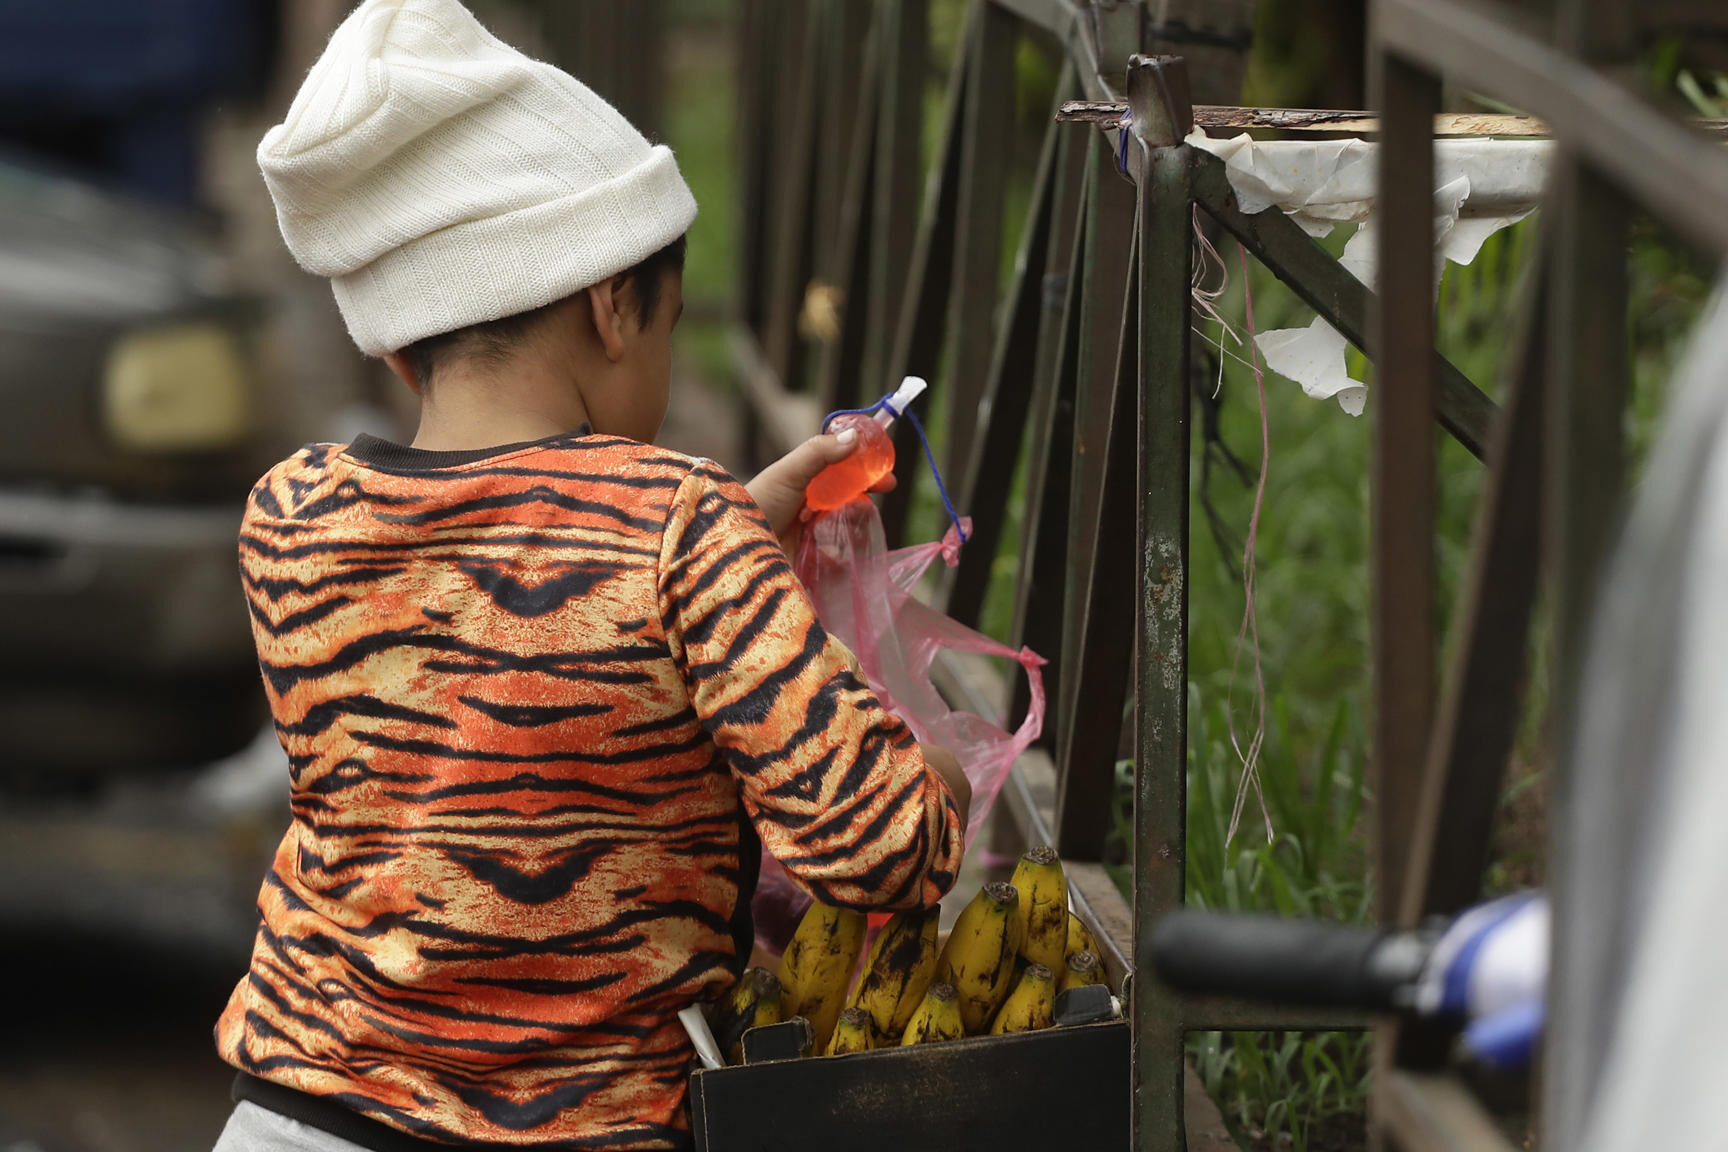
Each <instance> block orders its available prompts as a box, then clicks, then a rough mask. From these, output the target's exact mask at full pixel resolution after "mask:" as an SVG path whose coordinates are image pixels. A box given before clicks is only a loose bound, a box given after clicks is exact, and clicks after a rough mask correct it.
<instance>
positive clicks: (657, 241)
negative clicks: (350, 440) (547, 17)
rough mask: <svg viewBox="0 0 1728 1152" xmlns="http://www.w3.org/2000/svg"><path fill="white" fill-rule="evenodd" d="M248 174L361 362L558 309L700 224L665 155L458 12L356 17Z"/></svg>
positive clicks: (436, 9) (416, 8)
mask: <svg viewBox="0 0 1728 1152" xmlns="http://www.w3.org/2000/svg"><path fill="white" fill-rule="evenodd" d="M258 164H259V167H261V168H262V169H263V170H264V181H265V183H266V184H268V185H269V187H270V195H271V196H272V197H274V199H275V201H276V217H277V220H278V221H279V223H280V224H281V226H282V238H283V239H284V240H286V241H287V242H288V250H289V251H290V252H292V253H293V254H294V258H295V260H297V261H299V263H300V266H301V267H302V268H305V269H306V270H307V271H308V272H313V273H316V274H317V275H320V276H328V277H330V279H331V282H332V285H333V286H334V288H335V290H336V303H337V305H338V306H339V307H340V308H341V309H342V316H343V318H344V319H345V320H346V321H347V322H348V331H349V333H350V334H351V335H352V336H353V337H354V342H355V343H356V344H358V345H359V346H360V348H361V350H362V351H364V352H366V353H368V354H370V355H373V356H378V355H382V354H383V353H385V352H393V351H395V350H397V349H399V348H402V347H405V346H406V345H408V344H412V343H413V342H414V341H416V340H419V339H422V338H424V337H427V336H434V335H437V334H439V333H443V332H452V331H455V330H456V329H458V328H465V327H467V326H468V325H470V324H478V323H481V322H483V321H487V320H498V319H501V318H503V317H505V316H513V315H515V314H517V313H519V312H527V311H530V310H532V309H535V308H539V307H542V306H543V305H546V304H551V303H553V302H554V301H557V300H561V299H563V298H565V297H566V296H570V295H572V294H574V293H575V292H578V291H580V290H581V289H583V288H586V287H588V286H589V285H592V284H598V283H599V282H601V281H602V280H605V279H606V278H608V277H610V276H615V275H617V274H618V273H619V272H622V271H624V270H625V269H627V268H630V267H632V266H633V265H635V264H637V263H639V262H640V261H642V260H644V259H646V258H647V257H649V256H651V255H653V254H654V253H655V252H657V251H659V250H660V249H661V248H664V247H665V246H666V245H668V244H670V243H672V242H673V241H674V240H676V239H678V237H680V236H682V235H683V234H684V233H685V232H686V231H688V230H689V228H690V223H691V221H693V220H694V219H695V218H696V200H695V197H693V196H692V195H691V194H690V189H689V187H688V186H687V185H686V184H685V183H684V180H683V177H681V176H680V175H679V174H678V164H677V161H675V160H674V159H673V158H672V151H671V149H669V148H666V147H665V146H663V145H662V146H657V147H656V146H650V145H649V143H648V141H647V140H645V139H644V138H643V137H642V134H641V133H639V132H637V131H636V129H635V128H633V127H631V126H630V123H629V122H628V121H627V120H625V119H624V117H623V116H621V115H619V114H618V111H617V110H616V109H615V108H613V107H612V106H611V105H610V104H607V103H606V102H605V101H604V100H602V99H600V97H598V96H596V95H595V94H594V93H593V92H591V91H589V90H588V88H586V87H585V86H584V85H582V84H581V83H579V82H578V81H576V80H575V79H574V78H572V77H571V76H569V75H567V74H566V73H564V72H561V71H559V70H558V69H557V68H554V67H552V66H551V65H550V64H543V63H540V62H538V61H535V60H530V59H529V58H528V57H526V56H524V55H523V54H522V53H520V52H518V51H516V50H515V49H514V48H511V47H510V46H509V45H507V44H505V43H503V42H502V41H500V40H498V39H497V38H496V37H494V36H493V35H491V34H490V33H489V32H487V31H486V30H485V29H484V28H482V27H481V26H480V23H479V21H477V20H475V19H474V17H473V15H472V14H471V13H470V12H469V11H468V10H467V9H466V8H464V7H463V6H462V5H461V4H460V3H458V2H457V0H366V2H365V3H364V4H361V5H360V7H359V8H358V9H356V10H355V12H354V14H353V15H351V16H350V17H348V19H347V20H346V21H344V22H343V24H342V26H341V27H340V28H338V29H337V30H336V34H335V35H334V36H333V37H331V39H330V46H329V47H328V48H327V49H325V52H324V55H323V57H322V58H321V59H320V60H319V61H318V63H317V64H316V65H314V66H313V68H312V72H311V74H310V75H309V76H308V77H307V78H306V83H305V84H304V85H303V86H302V87H301V89H300V93H299V95H298V96H296V97H295V98H294V103H293V106H292V107H290V108H289V110H288V118H287V119H286V120H285V121H284V122H283V123H281V124H279V125H277V126H276V127H275V128H272V129H271V130H270V131H269V132H268V133H267V134H266V135H265V137H264V141H263V143H262V144H260V145H259V147H258Z"/></svg>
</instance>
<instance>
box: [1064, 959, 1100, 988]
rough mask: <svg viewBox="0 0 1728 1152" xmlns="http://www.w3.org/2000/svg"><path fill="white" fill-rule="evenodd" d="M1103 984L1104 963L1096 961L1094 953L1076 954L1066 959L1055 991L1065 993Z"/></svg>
mask: <svg viewBox="0 0 1728 1152" xmlns="http://www.w3.org/2000/svg"><path fill="white" fill-rule="evenodd" d="M1102 983H1104V962H1103V961H1102V960H1100V959H1098V954H1097V953H1096V952H1076V953H1074V955H1072V956H1070V957H1068V962H1067V963H1066V964H1065V965H1063V968H1062V979H1061V981H1059V982H1058V984H1057V987H1056V991H1058V992H1066V991H1068V989H1070V988H1083V987H1085V986H1086V985H1088V984H1102Z"/></svg>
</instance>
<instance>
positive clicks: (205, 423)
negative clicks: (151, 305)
mask: <svg viewBox="0 0 1728 1152" xmlns="http://www.w3.org/2000/svg"><path fill="white" fill-rule="evenodd" d="M251 391H252V389H251V373H250V371H249V370H248V367H247V362H246V358H245V356H244V354H243V353H242V351H241V349H240V346H239V341H238V339H237V338H236V336H235V334H234V333H232V332H230V331H229V330H228V329H226V328H224V327H222V326H221V325H219V324H215V323H211V322H209V321H185V322H181V323H176V324H170V325H164V326H161V327H153V328H146V329H141V330H139V331H135V332H129V333H127V334H125V335H124V336H122V337H121V338H120V339H119V340H117V341H116V342H115V344H114V347H113V349H112V350H111V351H110V352H109V354H108V365H107V371H106V373H105V376H104V379H103V383H102V422H103V425H104V426H105V427H106V429H107V432H108V435H109V437H110V438H111V439H113V440H114V442H115V443H116V444H118V445H120V446H121V447H124V448H129V449H132V450H134V451H138V452H210V451H217V450H221V449H225V448H233V447H235V446H236V445H237V444H239V443H240V442H241V441H243V440H245V439H246V437H247V435H248V434H249V433H250V432H251V426H252V420H251Z"/></svg>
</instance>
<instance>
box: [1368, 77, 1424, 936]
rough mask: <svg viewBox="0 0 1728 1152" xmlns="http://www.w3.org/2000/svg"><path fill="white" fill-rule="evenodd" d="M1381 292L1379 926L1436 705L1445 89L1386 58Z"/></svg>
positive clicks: (1376, 746)
mask: <svg viewBox="0 0 1728 1152" xmlns="http://www.w3.org/2000/svg"><path fill="white" fill-rule="evenodd" d="M1378 62H1379V69H1378V72H1379V77H1378V78H1379V89H1380V97H1381V101H1382V107H1383V112H1382V116H1383V118H1384V119H1383V121H1382V123H1383V125H1384V128H1383V131H1382V133H1381V138H1380V139H1381V143H1380V148H1381V157H1380V252H1381V257H1380V292H1379V296H1378V303H1379V310H1378V312H1377V314H1376V315H1375V317H1374V321H1375V322H1374V326H1373V328H1372V331H1373V333H1374V362H1375V372H1374V381H1375V389H1374V394H1373V405H1374V429H1373V438H1374V439H1373V445H1374V450H1373V481H1372V484H1371V486H1370V516H1371V518H1372V524H1373V548H1374V552H1373V563H1374V571H1373V579H1372V587H1373V644H1372V659H1373V664H1374V723H1373V729H1372V740H1373V745H1372V747H1373V751H1372V754H1371V757H1370V759H1371V761H1372V764H1373V767H1374V778H1375V798H1376V802H1377V804H1378V806H1379V813H1378V815H1379V820H1378V827H1379V837H1378V841H1377V844H1376V850H1375V863H1376V866H1377V877H1378V883H1379V888H1380V905H1381V911H1382V915H1383V918H1386V919H1390V918H1391V917H1392V916H1394V915H1396V913H1397V910H1398V906H1399V903H1400V902H1401V900H1402V895H1403V892H1404V863H1405V855H1406V853H1407V852H1408V851H1409V845H1410V832H1411V828H1412V826H1413V820H1414V816H1415V810H1416V804H1417V800H1418V797H1419V790H1420V781H1421V769H1422V764H1423V761H1424V759H1425V757H1426V754H1427V750H1428V736H1429V732H1430V729H1431V727H1432V717H1433V712H1432V710H1433V699H1434V589H1433V571H1434V143H1433V139H1432V137H1431V135H1430V133H1431V131H1432V125H1433V123H1434V115H1435V113H1436V112H1438V111H1439V107H1440V81H1439V78H1438V77H1436V76H1434V75H1432V74H1431V73H1428V72H1425V71H1423V70H1422V69H1421V68H1419V67H1417V66H1415V65H1413V64H1411V63H1409V62H1408V61H1406V60H1403V59H1401V58H1399V57H1396V56H1392V55H1388V54H1383V55H1381V56H1380V57H1379V61H1378Z"/></svg>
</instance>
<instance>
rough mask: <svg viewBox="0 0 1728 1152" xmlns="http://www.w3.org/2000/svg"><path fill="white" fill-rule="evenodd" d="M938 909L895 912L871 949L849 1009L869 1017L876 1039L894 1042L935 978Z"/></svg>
mask: <svg viewBox="0 0 1728 1152" xmlns="http://www.w3.org/2000/svg"><path fill="white" fill-rule="evenodd" d="M941 915H942V910H941V909H940V908H930V909H927V910H923V911H913V912H896V913H895V914H894V915H893V916H892V917H891V918H889V920H888V923H887V924H886V925H884V926H883V928H882V930H881V931H880V932H878V933H876V939H875V940H874V941H873V942H872V943H871V945H870V954H869V956H867V957H866V958H865V960H864V974H863V975H862V976H860V977H859V978H858V987H857V988H856V989H854V990H853V992H852V999H851V1000H850V1001H848V1006H849V1007H852V1008H858V1009H861V1010H862V1011H864V1012H865V1013H867V1014H868V1015H869V1016H870V1021H871V1026H872V1027H873V1028H875V1030H876V1035H877V1037H878V1038H879V1039H883V1038H898V1037H899V1036H900V1035H902V1034H903V1033H904V1032H905V1031H906V1024H907V1022H908V1021H909V1020H911V1019H912V1013H913V1011H914V1010H916V1009H917V1007H918V1002H919V1001H920V1000H922V999H924V993H925V992H926V991H927V990H929V987H930V981H931V980H933V979H935V977H936V933H937V929H938V927H939V925H938V921H939V920H940V918H941Z"/></svg>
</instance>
